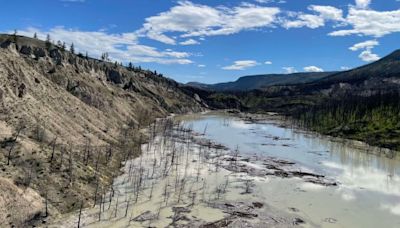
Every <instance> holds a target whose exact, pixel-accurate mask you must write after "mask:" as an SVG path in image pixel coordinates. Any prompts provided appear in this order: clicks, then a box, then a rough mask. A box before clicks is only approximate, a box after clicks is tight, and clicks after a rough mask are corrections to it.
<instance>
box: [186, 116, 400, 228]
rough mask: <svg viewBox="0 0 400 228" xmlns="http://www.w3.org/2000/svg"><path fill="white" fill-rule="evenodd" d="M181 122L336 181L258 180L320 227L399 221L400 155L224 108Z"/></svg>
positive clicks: (281, 203) (264, 193)
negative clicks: (234, 113) (255, 119)
mask: <svg viewBox="0 0 400 228" xmlns="http://www.w3.org/2000/svg"><path fill="white" fill-rule="evenodd" d="M185 124H186V125H187V126H189V127H191V128H192V129H193V130H194V131H196V132H200V133H205V137H206V138H209V139H212V140H214V141H216V142H219V143H221V144H223V145H225V146H227V147H229V148H230V149H232V150H234V149H235V148H238V149H239V151H240V153H242V154H247V155H260V156H272V157H276V158H281V159H285V160H289V161H293V162H296V163H297V164H299V165H300V166H302V167H304V168H306V169H309V170H312V171H313V172H316V173H321V174H324V175H326V176H327V177H329V178H332V179H334V180H336V181H337V182H338V183H339V184H338V186H330V187H325V186H320V185H315V184H311V183H305V182H304V181H302V180H301V179H299V178H289V179H287V178H285V179H283V178H279V177H270V178H268V179H266V180H263V182H264V183H258V185H257V188H256V189H257V190H256V191H257V193H258V194H257V195H259V197H261V198H262V199H260V200H261V201H264V202H267V203H268V204H270V205H272V206H274V207H276V208H279V209H281V210H285V211H289V212H291V213H298V214H299V215H300V216H302V217H303V218H306V219H308V220H309V221H312V223H314V225H317V226H322V227H400V161H399V159H398V158H397V159H396V158H394V159H391V158H388V157H387V156H385V155H380V154H379V153H377V151H379V149H376V148H373V147H368V146H366V145H364V144H361V143H357V142H350V141H343V140H336V139H334V138H331V137H326V136H320V135H317V134H312V133H309V132H306V131H301V130H298V129H292V128H290V127H285V126H283V125H282V124H281V122H279V121H277V120H265V121H260V122H249V121H246V120H244V119H241V118H238V117H235V116H232V115H226V114H208V115H191V116H188V117H186V118H185Z"/></svg>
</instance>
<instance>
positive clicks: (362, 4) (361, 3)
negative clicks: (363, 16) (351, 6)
mask: <svg viewBox="0 0 400 228" xmlns="http://www.w3.org/2000/svg"><path fill="white" fill-rule="evenodd" d="M369 4H371V0H356V6H357V7H359V8H367V7H368V6H369Z"/></svg>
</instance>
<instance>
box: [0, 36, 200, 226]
mask: <svg viewBox="0 0 400 228" xmlns="http://www.w3.org/2000/svg"><path fill="white" fill-rule="evenodd" d="M0 82H1V83H0V178H4V180H5V181H6V182H4V183H11V184H9V185H0V192H2V193H4V192H12V191H8V190H7V189H9V188H10V187H9V186H11V185H15V186H16V187H15V188H18V189H23V190H25V189H28V191H31V192H32V195H35V194H37V197H36V195H35V197H34V199H35V200H34V201H32V202H25V201H23V202H22V203H21V205H22V204H23V205H24V207H25V206H26V205H29V203H34V204H35V205H37V207H36V209H35V210H34V211H32V213H31V214H29V213H28V212H27V213H28V214H27V216H25V217H24V216H22V217H21V216H15V215H11V216H6V217H5V218H3V217H1V218H0V226H8V225H16V226H20V225H21V224H26V222H27V221H26V220H25V219H31V218H36V219H37V218H38V217H39V218H42V219H43V218H45V212H44V211H43V210H44V209H45V207H44V206H43V205H44V204H43V203H44V202H43V201H45V200H46V199H47V201H48V208H49V214H50V215H49V216H56V215H57V214H60V213H66V212H69V211H72V210H74V209H77V208H78V207H79V206H80V204H81V203H82V202H83V203H84V205H85V206H88V205H89V204H91V203H92V202H91V203H89V202H90V201H93V199H92V198H93V196H94V195H96V193H95V192H98V191H100V189H102V191H106V187H105V186H108V185H109V184H110V182H111V180H112V178H113V176H116V175H117V174H118V172H119V169H120V164H121V162H123V161H124V159H127V158H129V157H131V156H134V154H137V151H136V150H137V147H135V145H133V144H132V145H131V144H130V143H131V142H129V140H130V139H131V138H129V137H132V139H134V138H135V137H136V138H137V137H138V136H137V135H136V134H135V132H138V131H139V129H140V128H141V127H144V126H146V125H148V124H149V123H151V122H152V121H153V120H154V119H155V118H158V117H165V116H167V115H168V114H170V113H186V112H199V111H202V110H204V106H203V105H201V102H202V101H201V100H199V98H198V97H195V96H194V95H193V96H189V95H187V94H185V93H183V92H182V91H181V89H180V88H179V86H178V83H176V82H175V81H173V80H170V79H167V78H164V77H162V76H160V75H156V74H154V73H153V72H150V71H145V70H140V69H137V68H135V69H128V68H126V67H122V66H120V65H118V64H114V63H109V62H103V61H99V60H96V59H91V58H88V57H84V56H82V55H74V54H72V53H70V52H68V51H63V50H62V48H60V47H58V46H55V45H48V44H46V43H45V42H43V41H40V40H37V39H31V38H26V37H19V36H18V37H13V36H8V35H0ZM195 98H196V99H195ZM122 132H123V134H125V135H123V136H121V133H122ZM128 133H129V134H130V135H128ZM121 138H123V140H121ZM142 140H144V139H142V138H140V139H137V141H138V142H142ZM122 141H123V142H122ZM136 146H137V145H136ZM132 148H133V149H132ZM2 186H5V188H7V189H2ZM13 188H14V187H13ZM3 190H4V191H3ZM6 190H7V191H6ZM98 194H99V193H98ZM4 197H5V199H7V200H1V199H0V208H6V209H7V207H9V206H10V205H7V202H16V201H17V199H16V197H19V195H18V194H7V196H4ZM95 198H96V197H95ZM95 200H96V199H95ZM14 209H15V208H13V210H14ZM38 211H39V212H38ZM15 213H17V212H15Z"/></svg>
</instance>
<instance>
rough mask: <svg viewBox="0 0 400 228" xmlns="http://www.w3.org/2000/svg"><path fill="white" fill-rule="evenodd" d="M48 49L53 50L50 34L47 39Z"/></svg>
mask: <svg viewBox="0 0 400 228" xmlns="http://www.w3.org/2000/svg"><path fill="white" fill-rule="evenodd" d="M46 48H47V49H50V48H51V37H50V35H49V34H47V37H46Z"/></svg>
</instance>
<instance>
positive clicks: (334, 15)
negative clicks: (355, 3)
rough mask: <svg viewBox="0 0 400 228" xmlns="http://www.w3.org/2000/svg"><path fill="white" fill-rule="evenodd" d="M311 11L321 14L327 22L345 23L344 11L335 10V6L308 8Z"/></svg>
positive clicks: (312, 6) (313, 6)
mask: <svg viewBox="0 0 400 228" xmlns="http://www.w3.org/2000/svg"><path fill="white" fill-rule="evenodd" d="M308 9H309V10H312V11H315V12H317V13H319V15H320V16H321V17H322V18H324V19H325V20H333V21H343V20H344V18H343V10H341V9H338V8H335V7H333V6H319V5H311V6H309V7H308Z"/></svg>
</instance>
